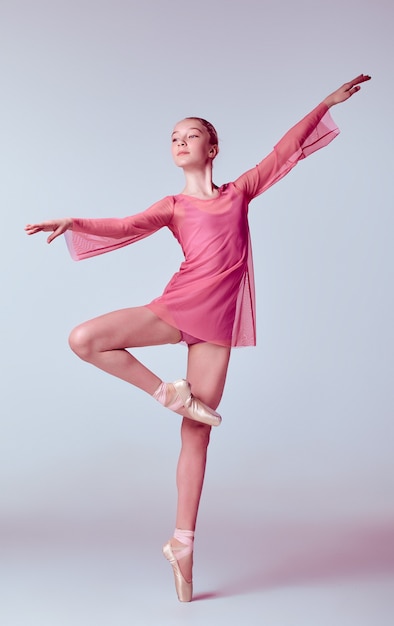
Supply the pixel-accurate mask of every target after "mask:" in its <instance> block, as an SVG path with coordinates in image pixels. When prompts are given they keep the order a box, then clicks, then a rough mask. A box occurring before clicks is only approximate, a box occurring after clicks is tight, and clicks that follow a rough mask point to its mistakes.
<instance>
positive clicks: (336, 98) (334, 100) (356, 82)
mask: <svg viewBox="0 0 394 626" xmlns="http://www.w3.org/2000/svg"><path fill="white" fill-rule="evenodd" d="M366 80H371V77H370V76H368V75H365V74H360V75H359V76H356V78H353V80H351V81H349V82H348V83H345V84H344V85H342V87H339V89H337V90H336V91H334V92H333V93H332V94H330V95H329V96H327V98H326V99H325V100H324V102H325V103H326V105H327V106H328V107H329V108H330V107H332V106H333V105H334V104H340V103H341V102H345V100H348V99H349V98H350V97H351V96H353V94H355V93H357V92H358V91H360V89H361V87H360V83H365V81H366Z"/></svg>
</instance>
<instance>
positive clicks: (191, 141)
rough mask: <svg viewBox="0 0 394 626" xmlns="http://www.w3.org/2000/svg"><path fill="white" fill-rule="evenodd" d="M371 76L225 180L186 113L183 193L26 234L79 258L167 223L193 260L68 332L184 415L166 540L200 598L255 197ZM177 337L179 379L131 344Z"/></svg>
mask: <svg viewBox="0 0 394 626" xmlns="http://www.w3.org/2000/svg"><path fill="white" fill-rule="evenodd" d="M369 79H370V77H369V76H365V75H363V74H361V75H360V76H357V77H356V78H354V79H353V80H352V81H350V82H348V83H345V84H344V85H343V86H342V87H340V88H339V89H338V90H337V91H335V92H334V93H332V94H331V95H330V96H328V97H327V98H326V99H325V100H324V101H323V102H322V103H321V104H319V105H318V106H317V107H316V108H315V109H314V110H313V111H312V112H311V113H309V115H307V116H306V117H305V118H304V119H303V120H301V121H300V122H299V123H298V124H296V125H295V126H294V127H293V128H292V129H291V130H290V131H289V132H288V133H286V135H285V136H284V137H283V138H282V139H281V140H280V141H279V143H278V144H277V145H276V146H275V148H274V150H273V151H272V152H271V153H270V154H269V155H268V156H267V157H266V158H265V159H264V160H263V161H261V163H259V164H258V165H257V166H256V167H255V168H254V169H251V170H249V171H247V172H246V173H244V174H242V175H241V176H240V177H239V178H238V179H237V180H236V181H234V182H232V183H229V184H225V185H222V186H221V187H217V186H216V185H215V184H214V183H213V180H212V164H213V161H214V159H215V157H216V155H217V154H218V151H219V147H218V138H217V134H216V131H215V129H214V127H213V126H212V125H211V124H210V123H209V122H207V121H206V120H204V119H201V118H195V117H192V118H186V119H184V120H182V121H180V122H178V124H176V126H175V128H174V132H173V133H172V156H173V159H174V162H175V164H176V165H177V166H179V167H181V168H182V169H183V171H184V175H185V186H184V188H183V191H182V193H180V194H178V195H175V196H167V197H165V198H164V199H162V200H160V201H159V202H157V203H156V204H154V205H153V206H151V207H150V208H149V209H147V210H146V211H144V212H142V213H139V214H137V215H133V216H131V217H126V218H123V219H114V218H109V219H80V218H65V219H59V220H52V221H47V222H42V223H40V224H28V225H27V226H26V228H25V230H26V232H27V234H29V235H32V234H35V233H37V232H39V231H49V232H51V234H50V235H49V237H48V240H47V241H48V243H50V242H51V241H53V240H54V239H55V238H56V237H58V236H59V235H61V234H63V233H65V235H66V240H67V244H68V247H69V250H70V253H71V255H72V257H73V258H74V259H84V258H88V257H91V256H94V255H97V254H102V253H104V252H108V251H110V250H115V249H117V248H119V247H121V246H125V245H127V244H130V243H133V242H134V241H137V240H139V239H142V238H143V237H147V236H148V235H150V234H151V233H153V232H155V231H157V230H158V229H160V228H162V227H163V226H167V227H168V228H169V229H170V230H171V232H172V233H173V235H174V237H175V238H176V239H177V240H178V242H179V243H180V245H181V246H182V250H183V253H184V256H185V260H184V262H183V263H182V264H181V267H180V269H179V271H178V272H177V273H176V274H175V275H174V276H173V277H172V279H171V280H170V282H169V283H168V285H167V287H166V288H165V290H164V293H163V294H162V295H161V296H160V297H159V298H156V299H155V300H153V302H151V303H150V304H148V305H146V306H140V307H133V308H129V309H124V310H120V311H114V312H112V313H108V314H107V315H102V316H101V317H98V318H96V319H93V320H90V321H88V322H85V323H84V324H81V325H80V326H78V327H77V328H75V329H74V330H73V331H72V333H71V335H70V346H71V348H72V350H74V352H75V353H76V354H77V355H78V356H79V357H80V358H82V359H84V360H85V361H88V362H89V363H92V364H93V365H96V367H99V368H100V369H102V370H104V371H106V372H108V373H110V374H113V375H114V376H117V377H119V378H121V379H123V380H125V381H126V382H128V383H131V384H133V385H135V386H137V387H139V388H140V389H143V390H144V391H146V392H147V393H149V394H151V395H152V396H153V397H154V398H156V400H158V401H159V402H160V403H161V404H163V405H164V406H166V407H168V408H169V409H171V410H173V411H175V412H177V413H179V414H180V415H182V416H183V421H182V427H181V437H182V448H181V452H180V457H179V462H178V467H177V488H178V506H177V513H176V529H175V533H174V536H173V537H172V539H171V540H170V541H169V542H168V543H167V544H166V545H165V546H164V548H163V552H164V556H165V557H166V558H167V559H168V560H169V561H170V563H171V565H172V568H173V572H174V576H175V584H176V590H177V594H178V598H179V600H180V601H181V602H190V600H191V599H192V565H193V540H194V530H195V526H196V519H197V512H198V506H199V501H200V496H201V491H202V486H203V480H204V472H205V464H206V452H207V447H208V443H209V436H210V430H211V426H218V425H219V424H220V421H221V417H220V415H219V414H218V413H217V412H216V410H215V409H216V408H217V406H218V405H219V402H220V399H221V397H222V393H223V388H224V383H225V379H226V373H227V366H228V362H229V357H230V350H231V347H232V346H250V345H255V300H254V281H253V265H252V256H251V248H250V240H249V230H248V220H247V213H248V204H249V202H250V201H251V200H252V199H253V198H255V197H256V196H258V195H259V194H261V193H262V192H263V191H265V190H266V189H267V188H268V187H270V186H271V185H272V184H274V183H275V182H277V181H278V180H280V179H281V178H282V177H283V176H284V175H285V174H287V173H288V172H289V171H290V170H291V169H292V168H293V167H294V166H295V165H296V164H297V162H298V161H299V160H300V159H303V158H305V157H306V156H308V155H309V154H311V153H312V152H314V151H315V150H318V149H319V148H321V147H323V146H325V145H327V144H328V143H329V142H330V141H331V140H332V139H333V138H334V137H335V136H336V135H337V134H338V132H339V131H338V129H337V127H336V125H335V123H334V122H333V120H332V119H331V117H330V114H329V112H328V110H329V108H330V107H332V106H333V105H335V104H338V103H340V102H343V101H345V100H347V99H348V98H350V97H351V96H352V95H353V94H355V93H356V92H357V91H359V89H360V84H361V83H363V82H364V81H367V80H369ZM180 341H183V342H185V343H186V344H187V345H188V363H187V374H186V380H184V379H181V380H177V381H175V382H174V383H165V382H163V381H162V380H160V378H158V377H157V376H156V375H155V374H154V373H153V372H151V371H150V370H149V369H147V368H146V367H145V366H144V365H143V364H142V363H141V362H140V361H138V360H137V359H136V358H135V357H134V356H133V355H132V354H131V353H130V352H129V351H128V350H127V348H133V347H137V346H138V347H140V346H152V345H161V344H167V343H174V344H175V343H178V342H180ZM192 392H193V393H192ZM239 392H240V393H242V390H241V389H240V390H239Z"/></svg>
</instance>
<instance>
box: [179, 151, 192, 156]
mask: <svg viewBox="0 0 394 626" xmlns="http://www.w3.org/2000/svg"><path fill="white" fill-rule="evenodd" d="M182 154H190V153H189V152H187V151H186V150H181V151H180V152H178V154H177V156H182Z"/></svg>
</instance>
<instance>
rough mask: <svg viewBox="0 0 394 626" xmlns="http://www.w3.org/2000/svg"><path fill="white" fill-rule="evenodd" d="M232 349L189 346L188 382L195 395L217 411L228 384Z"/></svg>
mask: <svg viewBox="0 0 394 626" xmlns="http://www.w3.org/2000/svg"><path fill="white" fill-rule="evenodd" d="M230 352H231V348H229V347H226V346H218V345H216V344H213V343H196V344H193V345H191V346H189V355H188V364H187V380H188V381H189V382H190V384H191V387H192V392H193V395H195V396H196V397H197V398H200V399H201V400H202V401H203V402H205V403H206V404H207V405H208V406H210V407H212V408H213V409H216V407H217V406H218V404H219V402H220V400H221V397H222V394H223V390H224V385H225V382H226V376H227V369H228V364H229V360H230Z"/></svg>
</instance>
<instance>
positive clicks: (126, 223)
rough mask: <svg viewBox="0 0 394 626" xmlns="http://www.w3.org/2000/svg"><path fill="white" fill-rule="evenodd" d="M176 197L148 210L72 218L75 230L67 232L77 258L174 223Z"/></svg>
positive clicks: (111, 248) (91, 254)
mask: <svg viewBox="0 0 394 626" xmlns="http://www.w3.org/2000/svg"><path fill="white" fill-rule="evenodd" d="M173 213H174V199H173V197H172V196H167V197H166V198H163V199H162V200H159V202H156V203H155V204H153V205H152V206H151V207H149V209H146V211H142V212H141V213H137V214H136V215H131V216H129V217H123V218H103V219H83V218H73V224H72V230H68V231H66V233H65V239H66V243H67V247H68V249H69V252H70V254H71V257H72V258H73V259H74V261H80V260H82V259H88V258H90V257H93V256H97V255H99V254H104V253H105V252H111V251H112V250H118V249H119V248H123V247H124V246H128V245H130V244H131V243H135V242H136V241H139V240H140V239H144V238H145V237H148V236H149V235H152V234H153V233H155V232H156V231H157V230H159V229H160V228H163V227H164V226H169V225H170V224H171V221H172V218H173Z"/></svg>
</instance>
